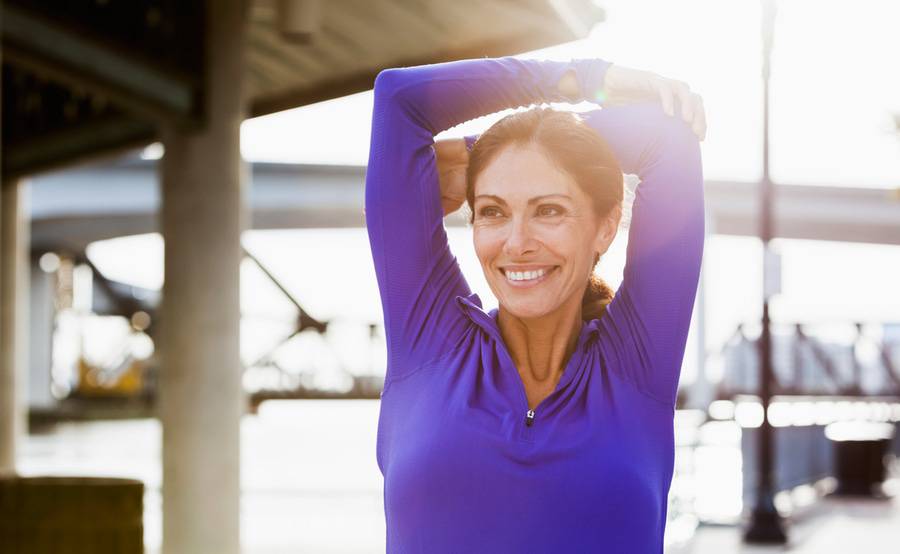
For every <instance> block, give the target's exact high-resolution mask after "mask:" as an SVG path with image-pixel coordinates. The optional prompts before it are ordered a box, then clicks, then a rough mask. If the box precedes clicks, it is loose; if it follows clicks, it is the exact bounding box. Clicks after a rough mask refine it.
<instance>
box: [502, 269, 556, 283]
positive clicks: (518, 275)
mask: <svg viewBox="0 0 900 554" xmlns="http://www.w3.org/2000/svg"><path fill="white" fill-rule="evenodd" d="M545 273H547V270H546V269H539V270H536V271H507V272H506V278H507V279H509V280H510V281H530V280H531V279H537V278H538V277H540V276H542V275H543V274H545Z"/></svg>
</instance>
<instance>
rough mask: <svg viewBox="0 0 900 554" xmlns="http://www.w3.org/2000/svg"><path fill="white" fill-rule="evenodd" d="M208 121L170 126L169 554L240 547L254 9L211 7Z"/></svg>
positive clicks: (163, 349)
mask: <svg viewBox="0 0 900 554" xmlns="http://www.w3.org/2000/svg"><path fill="white" fill-rule="evenodd" d="M207 12H208V15H207V28H206V33H207V36H206V49H207V62H206V63H207V68H206V71H205V74H204V77H205V79H206V82H205V85H204V102H205V110H206V121H205V124H204V127H203V128H202V129H201V130H199V131H193V132H192V131H183V130H180V129H178V128H176V127H174V126H167V127H165V128H163V129H162V134H163V145H164V146H165V155H164V156H163V158H162V160H161V161H160V166H159V167H160V180H161V189H162V191H161V199H162V203H161V214H160V215H161V220H160V229H161V230H162V233H163V237H164V239H165V262H164V263H165V283H164V286H163V294H162V304H161V313H160V322H159V324H160V344H159V347H160V352H159V353H160V361H161V367H160V381H159V415H160V419H161V421H162V427H163V485H162V493H163V503H162V504H163V540H162V543H163V544H162V547H163V548H162V550H163V553H164V554H194V553H198V552H215V553H217V554H238V553H239V552H240V418H241V415H242V413H243V412H244V407H245V402H246V399H245V396H244V393H243V388H242V386H241V376H242V367H241V360H240V333H239V329H240V297H239V292H240V291H239V282H240V281H239V275H240V274H239V269H240V268H239V266H240V261H241V243H240V239H241V231H242V229H244V228H245V225H246V216H245V210H246V207H245V206H246V198H245V197H246V191H245V187H246V186H247V185H246V183H245V182H243V181H242V178H241V176H242V169H241V164H242V161H241V157H240V125H241V122H242V121H243V119H244V117H245V105H244V99H243V94H242V88H243V87H242V86H241V82H242V77H243V74H244V36H245V28H246V17H247V3H246V2H245V1H243V0H223V1H216V2H212V1H209V2H208V3H207Z"/></svg>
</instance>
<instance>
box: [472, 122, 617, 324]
mask: <svg viewBox="0 0 900 554" xmlns="http://www.w3.org/2000/svg"><path fill="white" fill-rule="evenodd" d="M513 144H515V145H526V144H534V145H536V146H538V147H539V148H540V149H541V151H542V152H544V154H545V155H546V156H547V158H548V159H549V160H550V161H551V162H552V163H554V164H555V165H556V166H557V167H558V168H559V169H560V170H562V171H564V172H565V173H567V174H568V175H570V176H571V177H572V178H573V179H574V180H575V182H576V183H577V184H578V186H579V187H580V188H581V190H583V191H584V192H585V193H586V194H587V195H588V196H589V197H590V198H591V200H592V203H593V208H594V213H595V214H596V215H597V217H598V218H600V219H603V218H607V217H615V218H616V219H618V218H619V217H620V216H621V206H622V199H623V197H624V179H623V177H622V170H621V169H620V167H619V163H618V161H617V160H616V158H615V155H614V153H613V151H612V149H611V148H610V147H609V145H608V144H607V143H606V141H605V140H603V137H601V136H600V135H599V134H598V133H597V132H596V131H595V130H594V129H593V128H591V127H590V125H588V124H587V123H585V122H584V120H583V119H582V117H581V116H580V115H578V114H577V113H575V112H570V111H560V110H555V109H553V108H549V107H542V106H539V107H536V108H532V109H529V110H525V111H521V112H517V113H513V114H510V115H508V116H506V117H504V118H503V119H501V120H500V121H498V122H496V123H494V124H493V125H492V126H491V127H490V128H489V129H488V130H487V131H485V132H484V133H482V134H481V135H480V136H479V137H478V140H476V141H475V144H474V146H472V150H471V152H469V165H468V167H467V169H466V204H467V205H468V207H469V212H470V213H469V223H473V222H474V218H475V212H474V209H475V208H474V203H475V179H476V178H477V177H478V175H479V174H480V173H481V172H482V171H483V170H484V168H485V167H487V165H488V164H489V163H490V162H491V160H493V159H494V158H495V157H496V156H497V154H498V153H499V152H500V151H501V150H502V149H503V148H505V147H507V146H509V145H513ZM599 260H600V255H599V253H596V254H595V256H594V266H596V265H597V263H598V262H599ZM613 295H614V292H613V290H612V288H611V287H610V286H609V285H607V284H606V283H605V282H604V281H603V279H601V278H600V277H598V276H597V275H595V274H594V273H593V272H592V273H591V277H590V279H588V282H587V284H586V286H585V290H584V297H583V299H582V302H581V318H582V319H583V320H591V319H599V318H600V317H602V316H603V314H604V313H605V312H606V306H607V304H609V303H610V301H612V299H613Z"/></svg>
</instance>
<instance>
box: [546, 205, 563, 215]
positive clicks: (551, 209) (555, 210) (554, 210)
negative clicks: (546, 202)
mask: <svg viewBox="0 0 900 554" xmlns="http://www.w3.org/2000/svg"><path fill="white" fill-rule="evenodd" d="M561 213H562V210H561V209H560V208H559V206H544V207H542V208H541V214H542V215H560V214H561Z"/></svg>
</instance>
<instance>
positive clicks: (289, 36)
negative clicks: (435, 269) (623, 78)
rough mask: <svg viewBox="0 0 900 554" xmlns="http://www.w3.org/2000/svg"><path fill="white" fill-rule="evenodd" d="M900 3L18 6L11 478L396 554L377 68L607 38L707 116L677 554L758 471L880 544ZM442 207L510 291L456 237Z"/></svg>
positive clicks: (899, 322) (7, 306)
mask: <svg viewBox="0 0 900 554" xmlns="http://www.w3.org/2000/svg"><path fill="white" fill-rule="evenodd" d="M773 7H774V8H777V12H774V11H771V10H770V11H766V8H773ZM775 13H777V16H775V17H774V18H770V19H767V14H769V15H774V14H775ZM898 19H900V9H898V8H897V7H895V6H893V5H892V4H891V3H884V2H876V1H874V0H870V1H864V2H858V3H854V4H853V5H850V4H847V3H845V2H836V1H828V2H813V1H812V0H792V1H790V2H769V1H767V0H763V1H760V2H746V3H741V4H739V5H735V4H732V3H727V4H726V3H721V2H714V1H712V0H707V1H693V0H692V1H682V2H663V1H650V0H641V1H638V2H625V1H624V0H609V1H607V0H594V1H591V0H518V1H509V2H491V3H486V2H475V1H468V0H466V1H458V2H436V1H431V0H427V1H422V2H413V1H389V0H376V1H368V2H366V1H361V0H341V1H337V2H322V1H315V0H277V1H276V0H268V1H264V0H254V1H253V2H244V1H241V0H228V1H227V2H202V1H194V2H167V1H163V0H141V1H138V2H134V1H132V2H120V1H118V0H103V1H101V0H82V1H78V2H69V3H65V4H62V3H59V2H51V1H35V0H30V1H28V2H25V1H19V0H5V1H4V2H3V3H2V25H0V29H2V51H0V55H2V62H3V63H2V95H3V96H2V147H3V148H2V158H0V161H2V172H3V173H2V175H3V189H2V190H3V192H2V197H0V209H2V211H0V254H2V258H0V260H2V263H0V423H2V425H0V472H2V473H6V474H8V475H19V476H39V475H67V476H103V477H123V478H125V477H127V478H133V479H137V480H139V481H141V482H142V483H143V484H144V489H143V491H142V492H141V495H142V500H143V503H142V508H141V509H142V511H143V517H142V518H141V521H140V522H139V523H140V525H141V532H142V535H143V543H144V545H145V546H146V549H147V551H148V552H166V553H173V552H216V553H220V552H221V553H228V552H238V551H239V548H240V546H241V544H242V545H243V551H244V552H250V553H263V552H266V553H269V552H379V551H383V550H384V531H385V530H384V519H383V518H384V514H383V504H382V477H381V475H380V473H379V472H378V467H377V465H376V463H375V431H376V424H377V417H378V402H379V394H380V390H381V386H382V383H383V377H384V363H385V359H386V351H385V341H384V335H383V327H382V325H381V305H380V302H379V296H378V290H377V283H376V280H375V275H374V269H373V267H372V259H371V255H370V252H369V245H368V239H367V235H366V231H365V219H364V216H363V214H362V206H363V192H364V177H365V163H366V160H367V157H368V141H369V138H370V131H371V129H370V121H371V115H372V113H371V109H372V94H371V87H372V83H373V80H374V77H375V75H376V74H377V73H378V71H380V70H381V69H383V68H386V67H395V66H405V65H416V64H420V63H431V62H438V61H446V60H453V59H462V58H470V57H481V56H500V55H516V56H520V57H529V58H550V59H565V58H570V57H591V56H596V57H601V58H604V59H607V60H610V61H613V62H615V63H619V64H621V65H625V66H630V67H638V68H642V69H649V70H652V71H655V72H657V73H659V74H661V75H664V76H669V77H675V78H678V79H681V80H684V81H686V82H688V83H689V84H690V85H691V87H692V89H693V90H694V91H696V92H699V93H700V94H701V95H702V96H703V98H704V103H705V107H706V112H707V119H708V121H709V130H708V134H707V139H706V141H704V142H703V143H701V144H702V148H703V163H704V175H705V178H706V199H707V217H708V221H707V231H708V237H707V243H706V250H705V254H704V261H703V274H702V277H701V286H700V289H699V292H698V298H697V302H696V303H695V316H694V318H693V322H692V329H691V333H690V336H689V339H688V340H689V343H688V351H687V354H686V356H685V360H684V365H683V369H682V379H681V383H680V387H681V388H680V391H679V410H678V411H677V413H676V437H677V442H678V447H677V454H676V473H675V478H674V480H673V484H672V490H671V494H670V508H669V522H668V526H667V534H666V544H667V550H668V551H670V552H673V553H674V552H731V551H738V549H745V550H746V551H748V552H750V551H756V550H751V549H750V548H751V547H749V546H747V545H746V543H749V542H752V541H749V540H747V541H745V539H746V538H747V537H746V530H747V529H748V528H755V527H754V526H755V525H758V524H760V523H759V517H760V516H759V515H758V513H757V512H755V510H756V509H757V508H759V507H760V506H761V505H765V498H761V494H762V496H763V497H765V495H766V493H765V491H764V490H763V489H761V484H760V481H759V476H760V475H761V472H760V470H761V467H760V463H761V460H768V462H762V463H763V466H762V469H763V470H764V469H765V468H766V467H768V466H767V465H766V464H767V463H770V464H771V467H772V471H771V475H770V477H771V483H769V484H770V485H771V487H770V488H771V491H770V492H771V493H772V494H773V498H772V501H773V503H774V508H775V509H776V510H777V513H773V514H769V515H770V516H771V517H772V518H774V522H769V524H770V525H773V526H775V527H776V528H782V529H784V530H785V531H786V534H787V537H788V539H787V541H788V548H789V549H792V550H794V551H797V552H830V551H840V550H843V549H845V548H849V547H850V546H851V545H852V546H853V547H855V548H860V547H863V548H865V549H866V550H867V551H869V552H895V551H896V550H897V549H898V548H900V535H898V534H897V532H896V529H897V528H900V527H898V525H900V508H898V507H897V505H896V502H897V501H896V500H894V496H895V495H896V493H897V492H898V491H900V472H898V462H897V455H898V454H900V438H898V437H897V433H896V432H895V428H896V425H897V422H898V421H900V292H898V288H900V287H898V284H900V140H898V139H900V73H898V72H897V71H894V70H892V68H893V67H895V66H896V58H897V53H898V52H900V36H898V35H897V33H896V32H895V30H894V27H895V26H896V21H897V20H898ZM767 21H768V22H769V23H768V25H769V26H770V27H769V30H770V36H772V37H773V38H774V42H773V44H772V48H771V51H770V52H769V53H767V49H766V48H765V41H764V36H765V32H764V31H763V29H766V25H767V23H766V22H767ZM836 37H838V38H839V40H838V39H836ZM767 68H768V69H769V72H770V79H769V81H768V83H767V87H764V80H763V78H762V75H763V74H764V73H765V71H764V70H765V69H767ZM766 91H768V99H769V100H768V108H766V97H767V93H766ZM584 107H585V106H580V107H579V106H576V107H575V108H574V109H581V108H584ZM506 113H508V112H501V113H498V114H492V115H490V116H486V117H483V118H479V119H477V120H473V121H471V122H468V123H466V124H463V125H460V126H458V127H456V128H454V129H450V130H447V131H445V132H443V133H441V135H439V136H438V138H442V137H450V136H462V135H463V134H466V133H471V132H479V131H481V130H484V129H486V128H487V127H488V126H489V125H490V124H491V123H492V122H493V121H496V120H497V119H499V118H500V117H502V116H503V115H505V114H506ZM766 122H767V123H766ZM764 181H768V182H770V183H771V186H772V188H771V190H772V228H773V229H774V231H773V233H772V236H771V241H767V242H768V247H767V248H764V246H763V245H764V241H762V240H760V234H761V228H760V216H761V211H762V210H761V205H762V204H761V196H760V184H761V183H762V182H764ZM627 184H628V186H629V188H630V189H633V187H634V186H636V185H637V181H636V179H635V178H634V176H629V178H628V179H627ZM625 220H626V224H625V225H623V228H622V230H621V231H620V233H619V235H618V237H617V239H616V241H615V242H614V244H613V247H612V248H611V250H610V252H609V253H608V254H607V255H606V256H605V257H604V262H603V263H601V264H600V265H601V267H600V269H599V271H600V273H601V275H602V277H604V279H606V280H607V282H609V283H610V284H612V285H613V286H616V285H617V284H618V283H619V282H620V281H621V276H622V268H623V266H624V253H625V247H626V244H627V217H626V218H625ZM445 223H446V226H447V229H448V235H449V237H450V240H451V247H452V249H453V252H454V253H455V255H456V256H457V258H458V259H459V261H460V265H461V267H462V268H463V271H464V273H465V274H466V276H467V278H468V280H469V282H470V284H471V285H472V287H473V289H474V290H475V291H476V292H477V293H478V294H479V296H480V297H481V298H482V299H485V304H486V307H492V306H491V304H493V306H496V299H495V298H494V297H493V295H492V293H491V291H490V289H489V288H488V286H487V284H486V281H485V280H484V278H483V275H482V273H481V268H480V265H479V263H478V260H477V258H476V257H475V254H474V251H473V248H472V245H471V230H470V229H469V228H467V227H466V226H465V224H464V220H463V218H462V217H461V215H460V214H458V213H457V214H451V215H450V216H448V217H447V218H446V220H445ZM164 239H165V240H164ZM764 252H765V254H764ZM764 259H766V260H767V262H766V264H765V270H764V265H763V260H764ZM764 291H765V293H766V297H767V298H768V301H769V307H768V310H769V317H770V319H771V324H770V326H769V332H770V336H771V343H770V344H771V352H770V356H769V359H770V360H771V372H770V373H769V379H768V380H766V383H767V386H768V390H769V393H770V394H769V395H766V396H765V398H764V400H765V401H764V402H761V398H760V390H761V385H762V384H763V379H762V377H761V376H763V375H764V374H765V373H766V372H765V371H763V370H762V369H763V368H764V363H763V362H764V358H765V355H764V354H761V352H764V350H763V349H761V348H760V346H761V343H760V340H761V337H762V336H763V334H764V333H763V329H764V326H763V324H762V307H763V296H764ZM764 405H768V409H767V410H766V409H764V408H763V406H764ZM766 414H768V417H767V418H764V415H766ZM767 428H768V431H767V430H766V429H767ZM769 431H771V434H768V435H767V433H769ZM766 435H767V436H769V439H768V440H769V441H771V443H770V446H768V447H764V448H763V450H762V451H761V450H760V445H761V444H764V443H763V442H761V440H762V439H761V437H763V436H766ZM761 491H762V492H761ZM2 529H3V528H0V534H2ZM5 529H6V530H7V531H9V526H7V527H6V528H5ZM775 534H776V535H777V533H775ZM775 542H779V541H777V540H776V541H775ZM0 545H2V543H0ZM754 548H758V549H759V550H760V551H768V550H767V549H765V548H764V547H754ZM0 550H2V549H0Z"/></svg>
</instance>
